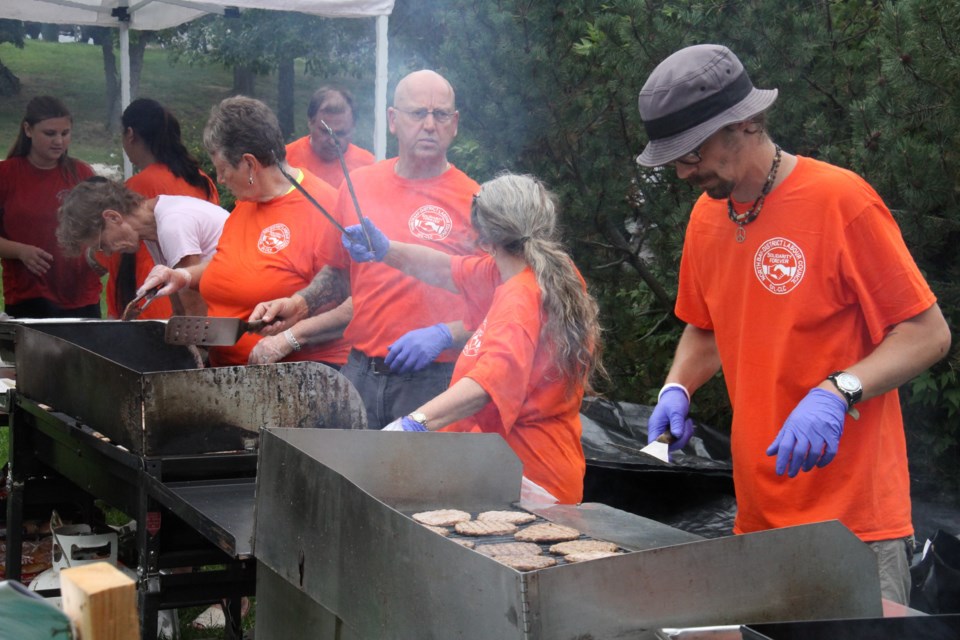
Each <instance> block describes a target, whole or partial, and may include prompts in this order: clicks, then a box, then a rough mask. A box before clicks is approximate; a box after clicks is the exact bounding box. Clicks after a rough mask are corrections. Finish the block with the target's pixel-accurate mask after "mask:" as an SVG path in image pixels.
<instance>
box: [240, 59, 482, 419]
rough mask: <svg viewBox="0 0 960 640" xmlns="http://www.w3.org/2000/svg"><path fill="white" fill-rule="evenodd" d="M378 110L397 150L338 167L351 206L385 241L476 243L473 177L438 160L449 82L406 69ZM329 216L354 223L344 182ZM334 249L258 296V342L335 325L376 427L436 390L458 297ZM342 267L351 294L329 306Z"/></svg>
mask: <svg viewBox="0 0 960 640" xmlns="http://www.w3.org/2000/svg"><path fill="white" fill-rule="evenodd" d="M387 118H388V124H389V127H390V132H391V133H393V134H394V135H395V136H396V138H397V149H398V155H397V157H396V158H390V159H387V160H383V161H381V162H378V163H376V164H373V165H370V166H367V167H361V168H359V169H357V170H355V171H352V172H351V173H350V178H351V181H352V182H353V186H354V191H355V193H356V196H357V200H358V203H359V205H360V208H361V211H362V213H363V215H364V216H365V217H367V218H369V219H370V220H371V221H372V222H373V223H374V224H375V225H376V227H377V228H378V229H380V230H381V231H382V232H383V233H384V234H385V235H386V236H387V237H389V238H391V239H394V240H399V241H402V242H408V243H412V244H419V245H423V246H427V247H432V248H435V249H439V250H441V251H444V252H446V253H449V254H451V255H469V254H473V253H477V252H478V251H479V250H478V248H477V246H476V235H475V233H474V231H473V228H472V226H471V224H470V205H471V201H472V198H473V195H474V194H476V193H477V192H478V191H479V189H480V186H479V185H478V184H477V183H476V182H475V181H474V180H472V179H471V178H469V177H468V176H467V175H466V174H465V173H463V172H462V171H460V170H459V169H457V168H456V167H454V166H453V165H452V164H450V162H449V161H448V160H447V149H448V148H449V147H450V144H451V143H452V142H453V139H454V137H455V136H456V135H457V126H458V123H459V119H460V113H459V112H458V111H457V106H456V97H455V94H454V90H453V87H452V86H451V85H450V83H449V82H448V81H447V80H446V79H445V78H444V77H443V76H441V75H439V74H438V73H436V72H434V71H429V70H421V71H415V72H413V73H411V74H409V75H407V76H406V77H404V78H403V79H401V80H400V82H399V83H398V84H397V87H396V90H395V92H394V100H393V106H392V107H390V108H389V110H388V112H387ZM334 216H335V217H336V218H337V219H338V220H339V222H340V223H341V224H342V225H344V226H347V225H351V224H356V221H357V213H356V210H355V208H354V204H353V200H352V198H351V196H350V193H349V189H348V187H347V185H346V184H344V185H342V186H341V187H340V194H339V199H338V202H337V208H336V211H335V212H334ZM318 224H323V222H318ZM341 257H342V260H341V261H339V262H335V263H333V264H332V265H331V267H328V268H325V269H323V270H322V271H320V273H318V274H317V277H316V278H314V281H313V283H312V284H311V285H310V287H308V288H307V289H304V290H303V291H300V292H298V293H297V294H296V295H294V296H292V297H290V298H282V299H279V300H273V301H271V302H267V303H261V304H260V305H258V306H257V308H256V309H255V310H254V312H253V315H251V316H250V318H251V319H252V320H257V319H264V320H266V321H267V322H271V321H275V320H276V322H274V324H272V325H271V326H270V327H269V328H268V329H266V330H265V331H264V333H271V334H274V336H273V337H272V338H267V339H265V340H262V341H261V344H263V343H266V345H265V346H264V347H263V349H267V348H271V349H275V350H276V352H277V354H278V355H279V354H281V353H282V352H283V351H284V350H285V349H289V348H296V347H294V346H292V345H293V344H296V345H298V346H299V345H302V344H312V343H313V342H314V341H323V340H328V339H330V338H331V337H335V336H337V335H339V333H340V332H342V333H343V335H344V337H345V338H346V339H347V340H348V341H349V342H350V343H351V344H352V345H353V349H352V350H351V353H350V357H349V359H348V361H347V364H346V365H345V366H344V367H343V369H342V373H343V374H344V375H345V376H346V377H347V379H349V380H350V381H351V382H352V383H353V384H354V386H356V387H357V390H358V391H359V392H360V396H361V397H362V398H363V400H364V404H365V406H366V410H367V422H368V427H369V428H371V429H379V428H382V427H384V426H386V425H387V424H389V423H390V422H392V421H393V420H394V419H396V418H398V417H401V416H404V415H407V414H408V413H410V412H411V411H413V410H414V409H416V408H417V407H419V406H420V405H422V404H423V403H424V402H426V401H427V400H429V399H431V398H433V397H434V396H436V395H439V394H440V393H442V392H443V391H444V390H446V388H447V386H448V385H449V383H450V377H451V376H452V374H453V365H454V363H455V362H456V359H457V355H458V350H459V348H460V347H461V346H463V344H464V343H465V342H466V340H467V337H468V334H467V332H466V331H465V330H464V328H463V318H464V316H465V307H464V301H463V299H462V298H461V296H459V295H455V294H452V293H449V292H447V291H442V290H440V289H437V288H434V287H431V286H429V285H428V284H424V283H423V282H422V281H420V280H418V279H416V278H412V277H410V276H407V275H405V274H403V273H402V272H400V271H397V270H396V269H392V268H391V267H388V266H386V265H384V264H380V263H378V262H369V263H362V264H356V263H352V262H351V261H350V259H349V254H347V253H346V252H344V253H343V255H342V256H341ZM345 275H348V277H349V293H350V295H351V298H350V299H349V300H347V301H346V302H345V303H343V304H341V305H340V306H339V307H336V308H335V309H333V310H332V311H329V309H330V307H331V306H333V305H334V304H339V303H340V302H341V301H342V300H343V297H344V295H345V294H344V293H343V285H344V276H345ZM294 323H296V324H294ZM348 323H349V324H348ZM344 326H346V329H345V330H344ZM288 328H290V331H285V330H286V329H288ZM288 337H289V338H292V339H291V340H288V339H287V338H288ZM268 340H269V342H268ZM258 347H259V345H258ZM253 357H254V354H251V358H253ZM272 357H273V355H272V354H271V355H270V356H269V358H272ZM280 357H282V355H281V356H280ZM262 361H264V362H268V361H272V360H271V359H267V358H265V359H264V360H262Z"/></svg>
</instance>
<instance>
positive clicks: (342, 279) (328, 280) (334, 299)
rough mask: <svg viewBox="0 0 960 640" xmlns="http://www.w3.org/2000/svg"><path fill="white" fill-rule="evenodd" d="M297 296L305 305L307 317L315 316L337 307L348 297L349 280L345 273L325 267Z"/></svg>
mask: <svg viewBox="0 0 960 640" xmlns="http://www.w3.org/2000/svg"><path fill="white" fill-rule="evenodd" d="M297 294H298V295H300V296H301V297H302V298H303V299H304V301H306V303H307V315H308V316H315V315H317V314H318V313H321V312H323V311H328V310H330V309H333V308H334V307H336V306H339V305H340V303H341V302H343V301H344V300H346V299H347V298H348V297H349V296H350V280H349V278H348V276H347V272H346V271H344V270H342V269H334V268H333V267H330V266H326V267H324V268H323V269H321V270H320V271H319V272H318V273H317V275H315V276H314V277H313V280H312V281H311V282H310V284H308V285H307V286H306V287H305V288H303V289H301V290H300V291H297Z"/></svg>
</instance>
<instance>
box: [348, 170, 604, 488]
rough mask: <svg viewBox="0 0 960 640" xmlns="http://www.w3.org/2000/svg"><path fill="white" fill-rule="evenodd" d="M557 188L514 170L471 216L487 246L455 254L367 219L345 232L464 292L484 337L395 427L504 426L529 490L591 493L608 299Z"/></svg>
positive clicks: (477, 332)
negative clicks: (588, 483)
mask: <svg viewBox="0 0 960 640" xmlns="http://www.w3.org/2000/svg"><path fill="white" fill-rule="evenodd" d="M556 220H557V203H556V197H555V196H554V195H553V194H552V193H550V192H549V191H548V190H547V189H546V188H545V187H544V185H543V184H542V183H540V182H539V181H538V180H536V179H534V178H532V177H530V176H522V175H512V174H505V175H501V176H499V177H497V178H496V179H494V180H491V181H489V182H486V183H484V184H483V185H481V187H480V192H479V193H478V194H477V195H476V196H474V199H473V206H472V209H471V221H472V223H473V226H474V229H475V230H476V232H477V235H478V237H479V243H480V247H481V248H482V249H483V250H484V251H485V252H486V253H487V255H486V256H482V257H481V256H450V255H448V254H446V253H441V252H439V251H435V250H433V249H430V248H428V247H422V246H417V245H411V244H405V243H401V242H391V241H390V240H388V239H387V238H386V237H385V236H384V235H383V234H382V233H381V232H380V231H379V230H378V229H377V228H376V227H375V226H374V225H373V224H372V223H370V221H369V220H366V221H364V222H365V224H364V227H365V228H366V231H367V235H369V237H370V240H371V244H372V248H371V247H370V246H368V244H367V241H366V239H365V237H364V234H363V233H362V231H361V229H360V226H359V225H355V226H353V227H349V228H348V229H347V233H346V234H345V235H344V238H343V242H344V245H345V246H346V247H347V249H348V250H349V251H350V255H351V257H352V258H353V259H354V260H357V261H372V260H380V261H383V262H384V263H385V264H388V265H391V266H393V267H395V268H397V269H400V270H402V271H404V272H405V273H408V274H410V275H412V276H415V277H417V278H419V279H420V280H423V281H424V282H427V283H429V284H431V285H433V286H436V287H441V288H444V289H447V290H450V291H453V292H458V293H461V294H462V295H463V296H464V298H465V299H466V301H467V309H468V319H467V324H468V327H469V328H471V329H473V330H474V334H473V337H472V338H471V339H470V340H469V341H468V342H467V344H466V346H465V347H464V348H463V351H462V352H461V354H460V357H459V359H458V360H457V364H456V368H455V369H454V373H453V378H452V380H451V383H450V387H449V388H448V389H447V390H446V391H445V392H443V393H442V394H440V395H438V396H436V397H435V398H433V399H432V400H430V401H428V402H426V403H425V404H423V405H422V406H421V407H419V408H418V409H417V410H416V411H414V412H412V413H411V414H409V415H407V416H404V417H402V418H400V419H398V420H396V421H395V422H393V423H391V424H390V425H387V427H385V430H392V431H399V430H403V431H436V430H438V429H443V430H444V431H483V432H488V433H499V434H500V435H501V436H503V438H504V439H505V440H506V441H507V443H509V445H510V447H511V448H512V449H513V451H514V452H515V453H516V454H517V456H518V457H519V458H520V460H521V462H522V463H523V476H524V477H523V487H522V493H521V498H522V499H523V500H524V501H525V502H530V501H536V502H547V503H549V502H560V503H565V504H574V503H578V502H580V501H581V499H582V498H583V475H584V471H585V469H586V464H585V461H584V456H583V449H582V448H581V446H580V431H581V425H580V402H581V400H582V399H583V394H584V390H585V389H586V390H589V389H590V380H591V377H592V376H593V374H594V373H597V372H598V371H599V372H600V373H602V365H601V363H600V357H599V353H600V325H599V322H598V319H597V304H596V302H595V301H594V300H593V298H592V297H591V296H590V295H589V294H588V293H587V291H586V287H585V284H584V281H583V278H582V277H581V276H580V273H579V271H578V270H577V268H576V266H575V265H574V264H573V261H572V260H571V259H570V256H569V255H567V253H566V252H565V251H564V249H563V247H562V246H561V245H560V243H559V241H558V239H557V232H556Z"/></svg>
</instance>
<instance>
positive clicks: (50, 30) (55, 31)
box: [40, 24, 60, 42]
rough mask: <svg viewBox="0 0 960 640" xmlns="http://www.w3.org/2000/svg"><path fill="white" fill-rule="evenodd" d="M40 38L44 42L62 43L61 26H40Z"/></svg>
mask: <svg viewBox="0 0 960 640" xmlns="http://www.w3.org/2000/svg"><path fill="white" fill-rule="evenodd" d="M40 37H41V38H43V41H44V42H60V25H58V24H43V25H41V26H40Z"/></svg>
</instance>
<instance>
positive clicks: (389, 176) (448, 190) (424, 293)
mask: <svg viewBox="0 0 960 640" xmlns="http://www.w3.org/2000/svg"><path fill="white" fill-rule="evenodd" d="M396 163H397V159H396V158H392V159H389V160H384V161H382V162H378V163H377V164H374V165H371V166H369V167H361V168H359V169H357V170H356V171H353V172H351V173H350V179H351V180H352V181H353V183H354V185H355V190H356V194H357V199H358V201H359V203H360V210H361V212H363V215H364V216H365V217H368V218H370V220H372V221H373V222H374V224H376V225H377V228H379V229H380V230H381V231H383V233H384V235H386V236H387V237H388V238H390V239H391V240H397V241H400V242H408V243H411V244H419V245H423V246H425V247H432V248H434V249H437V250H439V251H443V252H444V253H449V254H451V255H470V254H475V253H477V251H478V249H477V246H476V234H475V233H474V231H473V227H472V226H471V225H470V205H471V203H472V199H473V195H474V194H475V193H477V191H479V189H480V185H478V184H477V183H476V182H474V181H473V180H471V179H470V178H468V177H467V175H466V174H465V173H463V172H462V171H460V170H459V169H456V168H455V167H450V169H449V170H447V171H445V172H444V173H443V174H441V175H439V176H437V177H435V178H429V179H426V180H407V179H404V178H401V177H400V176H398V175H397V174H396V172H395V171H394V165H396ZM336 216H337V218H338V219H339V221H340V222H341V224H343V225H344V226H348V225H352V224H357V213H356V210H355V209H354V207H353V201H352V200H351V198H350V193H349V192H348V190H347V187H346V185H343V186H341V187H340V193H339V196H338V199H337V211H336ZM333 266H335V267H338V268H341V269H345V268H349V269H350V293H351V295H352V296H353V320H352V321H351V322H350V324H349V326H347V329H346V332H345V334H344V335H345V337H346V339H347V341H348V342H350V343H351V344H352V345H353V346H354V347H356V348H357V349H358V350H360V351H362V352H363V353H365V354H367V355H368V356H375V357H385V356H386V355H387V347H389V346H390V345H391V344H393V343H394V342H395V341H396V340H397V339H398V338H400V337H401V336H402V335H404V334H405V333H407V332H408V331H411V330H412V329H419V328H421V327H428V326H431V325H435V324H437V323H438V322H454V321H457V320H463V318H464V314H465V307H464V301H463V297H462V296H460V295H457V294H455V293H451V292H449V291H444V290H442V289H437V288H435V287H431V286H430V285H427V284H424V283H423V282H421V281H420V280H417V279H416V278H413V277H411V276H408V275H405V274H404V273H402V272H400V271H398V270H397V269H394V268H393V267H389V266H387V265H385V264H381V263H377V262H366V263H362V264H356V263H353V262H352V261H351V260H350V256H349V254H347V252H346V251H345V250H343V249H341V251H340V254H339V259H338V260H337V262H336V263H334V265H333ZM456 359H457V351H456V349H447V350H446V351H443V352H442V353H441V354H440V356H439V357H438V358H437V359H436V361H437V362H453V361H454V360H456Z"/></svg>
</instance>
